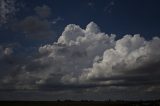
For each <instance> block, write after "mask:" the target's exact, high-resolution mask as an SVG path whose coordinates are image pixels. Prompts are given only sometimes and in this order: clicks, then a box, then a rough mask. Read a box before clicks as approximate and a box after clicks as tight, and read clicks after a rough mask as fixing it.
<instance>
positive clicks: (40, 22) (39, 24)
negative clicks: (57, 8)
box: [13, 5, 54, 39]
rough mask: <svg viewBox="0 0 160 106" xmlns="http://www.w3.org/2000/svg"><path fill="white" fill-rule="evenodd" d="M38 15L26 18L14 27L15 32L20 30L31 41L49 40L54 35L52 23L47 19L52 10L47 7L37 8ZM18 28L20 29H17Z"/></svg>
mask: <svg viewBox="0 0 160 106" xmlns="http://www.w3.org/2000/svg"><path fill="white" fill-rule="evenodd" d="M35 12H36V15H32V16H26V17H25V18H24V19H22V20H20V21H19V22H18V23H16V24H15V25H14V26H13V29H14V30H20V31H21V32H23V33H24V34H25V35H26V36H27V37H28V38H31V39H47V38H49V37H50V36H51V35H53V34H54V31H53V29H52V27H51V22H49V20H48V19H47V18H48V17H49V15H50V12H51V9H50V8H49V7H48V6H46V5H43V6H37V7H35ZM15 28H18V29H15Z"/></svg>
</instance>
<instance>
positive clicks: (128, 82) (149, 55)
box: [0, 22, 160, 93]
mask: <svg viewBox="0 0 160 106" xmlns="http://www.w3.org/2000/svg"><path fill="white" fill-rule="evenodd" d="M115 37H116V35H114V34H111V35H108V34H105V33H103V32H101V31H100V28H99V27H98V26H97V25H96V24H95V23H94V22H91V23H89V24H88V25H87V26H86V28H85V29H82V28H80V26H78V25H75V24H70V25H67V26H66V28H65V29H64V31H63V33H62V35H61V36H60V37H59V39H58V41H57V42H54V43H53V44H46V45H44V46H41V47H39V51H38V53H37V55H36V56H33V57H30V58H26V59H24V61H25V62H23V63H21V64H17V65H16V68H14V69H15V71H13V72H12V73H11V74H9V75H8V76H6V77H5V78H3V80H2V82H1V85H2V86H0V89H3V90H5V89H6V90H7V89H9V90H44V91H46V90H47V91H48V90H49V91H66V90H71V91H74V90H77V89H78V90H86V92H89V91H92V90H94V91H96V92H100V91H105V92H108V91H112V90H113V91H114V90H115V89H116V91H121V90H125V91H131V90H134V89H135V88H136V90H137V91H142V92H144V93H145V92H160V90H159V88H160V78H159V76H160V66H159V65H160V50H159V47H160V38H158V37H154V38H153V39H152V40H149V41H147V40H145V38H143V37H141V36H140V35H139V34H136V35H133V36H132V35H125V36H124V37H123V38H121V39H118V40H115ZM1 51H2V50H1ZM1 51H0V54H1V53H2V52H1ZM12 68H13V67H12ZM11 70H12V69H11Z"/></svg>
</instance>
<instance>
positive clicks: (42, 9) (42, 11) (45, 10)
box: [35, 5, 51, 18]
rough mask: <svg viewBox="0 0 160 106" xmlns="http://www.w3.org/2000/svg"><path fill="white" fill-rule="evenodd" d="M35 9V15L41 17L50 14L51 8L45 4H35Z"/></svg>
mask: <svg viewBox="0 0 160 106" xmlns="http://www.w3.org/2000/svg"><path fill="white" fill-rule="evenodd" d="M35 11H36V13H37V15H39V16H40V17H42V18H46V17H49V15H50V14H51V9H50V8H49V7H48V6H47V5H43V6H37V7H36V8H35Z"/></svg>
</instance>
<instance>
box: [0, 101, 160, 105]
mask: <svg viewBox="0 0 160 106" xmlns="http://www.w3.org/2000/svg"><path fill="white" fill-rule="evenodd" d="M0 106H160V100H149V101H143V100H140V101H124V100H106V101H94V100H81V101H73V100H63V101H62V100H57V101H0Z"/></svg>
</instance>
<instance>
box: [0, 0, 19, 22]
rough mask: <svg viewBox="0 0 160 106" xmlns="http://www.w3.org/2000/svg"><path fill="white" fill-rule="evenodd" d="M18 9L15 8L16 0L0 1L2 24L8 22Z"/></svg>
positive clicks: (0, 20) (0, 19)
mask: <svg viewBox="0 0 160 106" xmlns="http://www.w3.org/2000/svg"><path fill="white" fill-rule="evenodd" d="M16 11H17V9H16V8H15V0H1V1H0V24H5V23H7V22H8V20H9V18H10V17H12V16H13V15H14V14H15V12H16Z"/></svg>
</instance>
